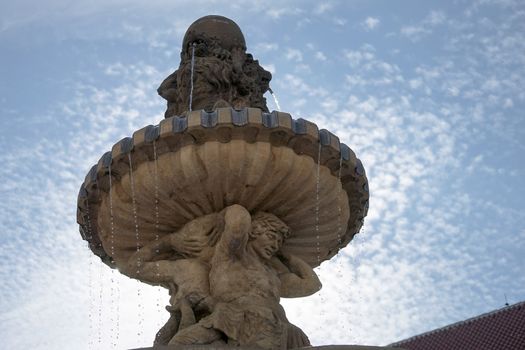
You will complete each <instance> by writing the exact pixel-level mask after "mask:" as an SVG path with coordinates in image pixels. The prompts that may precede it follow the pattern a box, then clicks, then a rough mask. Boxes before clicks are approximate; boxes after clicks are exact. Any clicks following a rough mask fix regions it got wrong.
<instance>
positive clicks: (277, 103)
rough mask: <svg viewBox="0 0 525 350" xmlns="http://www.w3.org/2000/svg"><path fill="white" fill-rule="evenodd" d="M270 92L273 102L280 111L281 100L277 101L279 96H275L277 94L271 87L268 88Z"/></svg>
mask: <svg viewBox="0 0 525 350" xmlns="http://www.w3.org/2000/svg"><path fill="white" fill-rule="evenodd" d="M268 92H270V94H271V95H272V97H273V101H274V102H275V105H276V106H277V110H278V111H280V110H281V105H280V104H279V100H277V96H275V93H274V92H273V90H272V89H271V88H270V87H268Z"/></svg>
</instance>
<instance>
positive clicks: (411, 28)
mask: <svg viewBox="0 0 525 350" xmlns="http://www.w3.org/2000/svg"><path fill="white" fill-rule="evenodd" d="M446 20H447V16H446V15H445V13H444V12H442V11H430V13H429V14H428V15H427V16H426V17H425V18H423V19H422V20H421V21H420V22H419V23H418V24H413V25H407V26H403V27H401V30H400V33H401V35H402V36H405V37H407V38H408V39H410V40H412V41H414V42H415V41H419V40H420V39H421V38H423V37H424V36H427V35H429V34H431V33H432V32H433V31H434V29H435V27H437V26H438V25H441V24H444V23H445V22H446Z"/></svg>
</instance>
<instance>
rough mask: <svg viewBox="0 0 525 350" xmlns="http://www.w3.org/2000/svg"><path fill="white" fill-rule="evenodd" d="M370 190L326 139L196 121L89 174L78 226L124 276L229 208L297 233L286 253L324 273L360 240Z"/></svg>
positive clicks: (259, 118) (203, 117)
mask: <svg viewBox="0 0 525 350" xmlns="http://www.w3.org/2000/svg"><path fill="white" fill-rule="evenodd" d="M368 198H369V195H368V182H367V179H366V175H365V171H364V168H363V166H362V164H361V162H360V161H359V159H357V158H356V156H355V154H354V152H352V150H350V148H348V146H346V145H345V144H342V143H340V142H339V139H338V138H337V137H336V136H334V135H333V134H331V133H330V132H328V131H326V130H318V128H317V126H316V125H315V124H313V123H311V122H308V121H306V120H303V119H298V120H293V119H292V118H291V116H290V115H289V114H287V113H281V112H272V113H263V112H262V111H261V110H260V109H257V108H246V109H243V110H234V109H231V108H220V109H216V110H214V111H212V112H206V111H204V110H201V111H193V112H189V113H188V114H187V115H185V116H182V117H171V118H167V119H164V120H163V121H162V122H161V123H160V124H159V125H157V126H147V127H145V128H143V129H140V130H138V131H136V132H135V133H134V134H133V137H131V138H125V139H123V140H121V141H120V142H118V143H116V144H115V145H114V146H113V149H112V150H111V151H110V152H107V153H106V154H104V155H103V156H102V158H101V159H100V161H99V162H98V164H96V165H94V166H93V167H92V168H91V170H90V171H89V173H88V174H87V176H86V178H85V181H84V183H83V184H82V186H81V188H80V193H79V195H78V211H77V221H78V223H79V225H80V233H81V235H82V237H83V239H84V240H86V241H87V242H88V243H89V247H90V249H91V250H92V251H93V252H94V253H95V254H96V255H98V256H99V257H100V258H101V259H102V261H104V262H105V263H106V264H108V265H109V266H111V267H124V266H125V264H126V263H127V260H128V259H129V257H130V256H131V254H133V253H134V252H135V251H136V249H137V247H141V246H143V245H145V244H146V243H148V242H151V241H152V240H155V239H159V237H162V236H164V235H167V234H170V233H173V232H175V231H177V229H179V228H180V227H182V226H183V225H184V224H185V223H187V222H189V221H191V220H192V219H195V218H197V217H200V216H202V215H205V214H209V213H212V212H218V211H220V210H222V209H223V208H225V207H227V206H229V205H232V204H241V205H243V206H244V207H246V208H247V209H248V210H249V211H250V212H252V213H255V212H257V211H266V212H271V213H273V214H275V215H277V216H278V217H279V218H281V219H282V220H283V221H284V222H285V223H286V224H288V226H290V228H291V230H292V233H291V235H290V236H289V238H288V239H287V240H286V241H285V243H284V245H283V250H286V251H287V252H289V253H292V254H295V255H297V256H299V257H300V258H302V259H303V260H305V261H306V262H308V263H309V264H310V265H311V266H313V267H315V266H318V265H319V264H320V263H321V262H323V261H325V260H327V259H330V258H331V257H332V256H334V255H335V254H336V253H337V251H338V250H339V249H341V248H342V247H344V246H346V245H347V244H348V243H349V242H350V240H351V239H352V238H353V236H354V235H355V234H356V233H358V232H359V230H360V228H361V226H362V224H363V219H364V217H365V216H366V214H367V210H368Z"/></svg>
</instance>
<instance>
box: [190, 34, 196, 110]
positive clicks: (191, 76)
mask: <svg viewBox="0 0 525 350" xmlns="http://www.w3.org/2000/svg"><path fill="white" fill-rule="evenodd" d="M194 70H195V43H192V44H191V73H190V106H189V111H190V112H191V106H192V104H193V72H194Z"/></svg>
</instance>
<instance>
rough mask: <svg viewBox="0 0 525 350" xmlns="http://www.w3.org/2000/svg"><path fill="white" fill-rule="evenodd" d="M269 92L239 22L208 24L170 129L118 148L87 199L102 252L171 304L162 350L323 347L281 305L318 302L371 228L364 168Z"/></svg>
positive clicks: (91, 231)
mask: <svg viewBox="0 0 525 350" xmlns="http://www.w3.org/2000/svg"><path fill="white" fill-rule="evenodd" d="M270 80H271V74H270V73H269V72H267V71H266V70H264V69H263V68H262V67H261V66H260V65H259V63H258V61H257V60H254V58H253V57H252V55H251V54H249V53H246V43H245V40H244V36H243V34H242V32H241V30H240V29H239V27H238V26H237V25H236V24H235V23H234V22H233V21H231V20H229V19H227V18H225V17H221V16H206V17H203V18H200V19H198V20H197V21H195V22H194V23H193V24H192V25H191V26H190V27H189V29H188V30H187V32H186V34H185V36H184V40H183V45H182V52H181V63H180V67H179V69H178V70H176V71H175V72H174V73H173V74H171V75H170V76H168V77H167V78H166V79H165V80H164V81H163V82H162V84H161V85H160V87H159V89H158V93H159V94H160V95H161V96H162V97H163V98H165V99H166V100H167V106H168V107H167V111H166V113H165V119H164V120H162V121H161V122H160V123H159V124H158V125H155V126H152V125H149V126H146V127H144V128H142V129H140V130H137V131H136V132H135V133H134V134H133V136H132V137H128V138H124V139H122V140H120V141H119V142H117V143H116V144H115V145H114V146H113V148H112V150H111V151H109V152H107V153H105V154H104V155H103V156H102V157H101V158H100V160H99V162H98V164H96V165H94V166H93V167H92V168H91V170H90V171H89V172H88V174H87V176H86V178H85V181H84V183H83V184H82V186H81V188H80V193H79V195H78V212H77V221H78V223H79V225H80V233H81V235H82V238H83V239H84V240H86V241H87V242H88V244H89V248H90V249H91V251H92V252H93V253H94V254H95V255H97V256H98V257H100V259H101V260H102V261H103V262H104V263H105V264H107V265H108V266H109V267H111V268H115V269H118V271H119V272H121V273H123V274H124V275H126V276H129V277H131V278H135V279H138V280H140V281H142V282H145V283H148V284H152V285H159V286H163V287H165V288H166V289H167V290H168V292H169V294H170V296H171V297H170V305H169V306H168V307H167V310H168V312H169V313H170V318H169V320H168V321H167V323H166V324H165V325H164V326H163V327H162V328H161V329H160V330H159V332H158V333H157V335H156V337H155V340H154V345H155V348H158V349H160V348H166V349H167V348H172V347H175V348H180V347H184V346H186V345H200V346H202V347H205V348H214V347H231V346H242V347H247V348H265V349H292V348H300V347H305V346H310V342H309V340H308V337H307V336H306V334H304V333H303V331H302V330H301V329H299V328H298V327H296V326H295V325H293V324H291V323H290V322H289V321H288V320H287V318H286V315H285V312H284V309H283V308H282V306H281V305H280V304H279V300H280V298H281V297H284V298H294V297H304V296H308V295H311V294H314V293H316V292H317V291H318V290H319V289H320V288H321V284H320V282H319V279H318V278H317V275H316V274H315V272H314V271H313V268H314V267H316V266H319V265H320V264H321V263H322V262H323V261H326V260H328V259H330V258H332V257H333V256H334V255H336V254H337V252H338V251H339V250H340V249H341V248H343V247H345V246H346V245H347V244H348V243H349V242H350V240H351V239H352V238H353V237H354V235H355V234H356V233H358V232H359V230H360V228H361V226H362V225H363V219H364V217H365V216H366V214H367V210H368V198H369V195H368V183H367V178H366V175H365V170H364V168H363V165H362V164H361V162H360V161H359V159H357V158H356V156H355V154H354V152H353V151H352V150H351V149H350V148H349V147H348V146H346V145H345V144H343V143H340V141H339V139H338V138H337V137H336V136H335V135H333V134H332V133H330V132H329V131H327V130H319V129H318V128H317V126H316V125H315V124H314V123H312V122H309V121H307V120H304V119H293V118H292V117H291V116H290V115H289V114H287V113H283V112H280V111H273V112H269V110H268V108H267V106H266V100H265V98H264V97H263V95H264V93H266V92H267V91H269V82H270ZM151 337H152V340H153V336H151ZM347 348H348V346H347Z"/></svg>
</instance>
